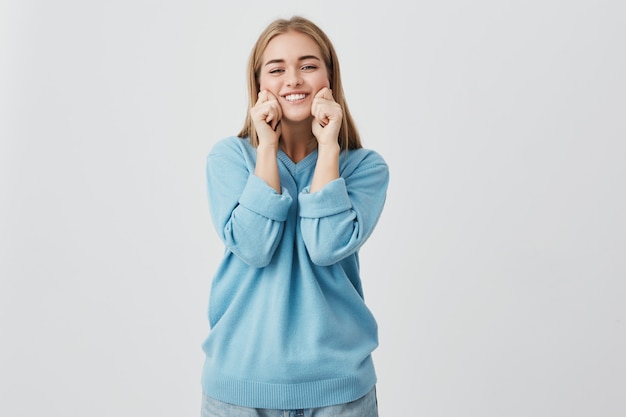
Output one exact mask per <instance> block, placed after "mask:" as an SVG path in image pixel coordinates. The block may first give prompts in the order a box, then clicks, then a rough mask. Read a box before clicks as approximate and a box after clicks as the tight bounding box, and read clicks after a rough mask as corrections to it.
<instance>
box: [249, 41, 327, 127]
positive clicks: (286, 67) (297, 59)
mask: <svg viewBox="0 0 626 417" xmlns="http://www.w3.org/2000/svg"><path fill="white" fill-rule="evenodd" d="M259 85H260V89H261V90H268V91H269V92H271V93H272V94H274V96H276V98H277V99H278V102H279V103H280V106H281V108H282V112H283V119H282V120H283V121H287V122H302V121H307V120H310V118H311V117H312V116H311V103H312V102H313V98H314V97H315V94H316V93H317V92H318V91H319V90H321V89H322V88H323V87H330V83H329V79H328V71H327V70H326V65H325V64H324V61H323V59H322V53H321V50H320V47H319V46H318V45H317V44H316V43H315V41H313V39H311V38H310V37H309V36H307V35H305V34H303V33H300V32H296V31H289V32H287V33H283V34H281V35H278V36H276V37H275V38H273V39H272V40H271V41H270V42H269V43H268V44H267V47H266V48H265V51H264V52H263V58H262V60H261V68H260V71H259Z"/></svg>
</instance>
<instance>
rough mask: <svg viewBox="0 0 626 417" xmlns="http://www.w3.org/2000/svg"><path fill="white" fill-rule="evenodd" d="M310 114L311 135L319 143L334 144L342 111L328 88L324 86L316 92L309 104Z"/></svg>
mask: <svg viewBox="0 0 626 417" xmlns="http://www.w3.org/2000/svg"><path fill="white" fill-rule="evenodd" d="M311 114H312V115H313V123H312V129H313V135H315V138H316V139H317V143H318V144H320V145H323V144H336V143H337V138H338V137H339V129H340V128H341V121H342V119H343V112H342V110H341V106H340V105H339V104H338V103H337V102H336V101H335V99H334V98H333V93H332V92H331V91H330V89H329V88H327V87H324V88H322V89H321V90H320V91H318V92H317V94H316V95H315V97H314V98H313V104H312V105H311Z"/></svg>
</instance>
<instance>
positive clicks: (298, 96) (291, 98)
mask: <svg viewBox="0 0 626 417" xmlns="http://www.w3.org/2000/svg"><path fill="white" fill-rule="evenodd" d="M304 97H306V95H305V94H289V95H287V96H285V100H287V101H296V100H302V99H303V98H304Z"/></svg>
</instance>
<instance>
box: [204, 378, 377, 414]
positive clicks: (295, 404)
mask: <svg viewBox="0 0 626 417" xmlns="http://www.w3.org/2000/svg"><path fill="white" fill-rule="evenodd" d="M204 375H210V377H209V378H203V380H202V389H203V391H204V393H205V394H206V395H208V396H209V397H212V398H214V399H216V400H219V401H222V402H225V403H229V404H235V405H239V406H241V407H249V408H270V409H279V410H294V409H304V408H318V407H326V406H330V405H336V404H344V403H348V402H351V401H355V400H357V399H359V398H361V397H362V396H364V395H366V394H367V393H368V392H369V391H370V390H371V389H372V388H374V386H375V385H376V375H375V373H374V371H373V370H372V371H371V373H369V374H368V375H366V376H364V375H359V376H348V377H343V378H334V379H325V380H320V381H310V382H301V383H288V384H280V383H267V382H259V381H250V380H242V379H238V378H233V377H228V376H224V375H216V373H215V372H214V371H209V370H207V369H206V368H205V370H204Z"/></svg>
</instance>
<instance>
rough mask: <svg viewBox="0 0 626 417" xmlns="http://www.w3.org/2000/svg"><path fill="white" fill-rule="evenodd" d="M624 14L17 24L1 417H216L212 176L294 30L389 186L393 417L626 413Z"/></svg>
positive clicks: (75, 5) (384, 354) (2, 112)
mask: <svg viewBox="0 0 626 417" xmlns="http://www.w3.org/2000/svg"><path fill="white" fill-rule="evenodd" d="M625 12H626V7H625V6H624V3H623V2H620V1H617V0H615V1H610V0H596V1H591V0H588V1H581V0H573V1H565V0H561V1H559V0H543V1H496V0H491V1H489V0H478V1H472V2H467V1H462V0H452V1H446V2H432V1H431V2H406V1H400V0H390V1H384V2H376V3H368V2H357V1H345V2H339V1H326V0H323V1H315V2H302V1H286V0H277V1H274V2H269V3H268V2H256V1H239V2H237V1H232V2H210V1H173V0H164V1H147V0H146V1H141V0H124V1H121V0H114V1H107V2H85V1H78V0H60V1H55V2H47V1H17V0H14V1H4V2H2V3H0V139H1V141H0V198H1V204H0V279H1V281H0V332H1V340H2V341H1V343H0V415H2V416H11V417H18V416H28V417H30V416H36V415H46V416H59V417H61V416H63V417H66V416H93V417H99V416H115V417H122V416H155V417H156V416H164V417H165V416H168V417H170V416H197V415H199V405H200V371H201V366H202V359H203V357H202V352H201V349H200V345H201V343H202V341H203V340H204V337H205V336H206V334H207V332H208V323H207V319H206V309H207V300H208V295H209V288H210V280H211V277H212V274H213V272H214V271H215V268H216V265H217V262H218V260H219V259H220V256H221V254H222V252H223V248H222V245H221V243H220V242H219V240H218V239H217V235H216V233H215V231H214V230H213V226H212V224H211V222H210V216H209V211H208V204H207V201H206V192H205V178H204V161H205V156H206V153H207V152H208V151H209V149H210V148H211V146H212V145H213V143H215V142H216V141H217V140H219V139H221V138H223V137H225V136H229V135H233V134H236V133H237V132H238V131H239V129H240V127H241V124H242V122H243V119H244V117H245V111H246V104H247V97H246V91H245V85H246V84H245V83H246V78H245V77H246V74H245V65H246V62H247V59H248V54H249V52H250V49H251V48H252V45H253V43H254V41H255V40H256V37H257V36H258V35H259V33H260V32H261V30H262V29H263V28H264V27H265V26H266V25H267V24H268V23H269V22H270V21H271V20H273V19H274V18H276V17H290V16H291V15H293V14H301V15H303V16H305V17H308V18H311V19H312V20H313V21H315V22H317V23H318V24H319V25H320V26H321V27H322V28H323V29H324V30H325V31H326V32H327V33H328V34H329V36H330V37H331V39H332V40H333V42H334V44H335V47H336V49H337V51H338V54H339V57H340V62H341V68H342V73H343V79H344V84H345V93H346V96H347V99H348V104H349V106H350V109H351V111H352V113H353V116H354V118H355V120H356V122H357V125H358V127H359V129H360V131H361V134H362V136H363V142H364V144H365V146H366V147H369V148H372V149H375V150H377V151H378V152H380V153H381V154H382V155H383V157H384V158H385V159H386V160H387V162H388V163H389V165H390V170H391V183H390V187H389V194H388V200H387V205H386V208H385V211H384V213H383V216H382V218H381V220H380V223H379V226H378V228H377V230H376V231H375V232H374V234H373V235H372V237H371V239H370V241H369V242H367V244H366V245H365V247H364V248H363V249H362V251H361V260H362V272H363V276H362V278H363V285H364V290H365V297H366V301H367V303H368V304H369V306H370V308H371V309H372V310H373V312H374V314H375V315H376V317H377V319H378V322H379V327H380V347H379V349H378V350H377V351H376V352H375V354H374V355H375V356H374V358H375V362H376V366H377V369H378V376H379V384H378V396H379V404H380V414H381V417H389V416H395V415H407V416H416V417H417V416H429V417H459V416H476V417H500V416H503V415H506V416H508V417H516V416H520V417H522V416H524V417H526V416H529V415H533V416H546V417H548V416H549V417H554V416H568V417H582V416H593V417H596V416H602V417H622V416H624V415H626V400H625V399H624V398H625V397H624V394H625V393H626V354H625V352H626V302H625V300H626V256H625V251H626V219H625V216H624V213H626V193H625V190H626V167H625V165H626V164H625V160H626V100H625V97H626V78H625V77H624V74H626V53H625V52H624V51H626V26H624V19H623V17H624V15H625Z"/></svg>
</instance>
